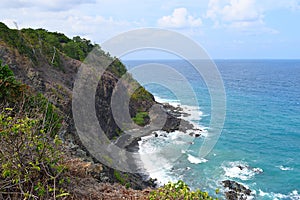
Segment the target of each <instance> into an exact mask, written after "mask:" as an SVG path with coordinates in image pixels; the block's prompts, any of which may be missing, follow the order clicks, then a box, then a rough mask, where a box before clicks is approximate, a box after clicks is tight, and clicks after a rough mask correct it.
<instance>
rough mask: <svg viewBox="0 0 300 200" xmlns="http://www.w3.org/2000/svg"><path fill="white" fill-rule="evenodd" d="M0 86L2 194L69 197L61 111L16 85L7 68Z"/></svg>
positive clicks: (0, 70)
mask: <svg viewBox="0 0 300 200" xmlns="http://www.w3.org/2000/svg"><path fill="white" fill-rule="evenodd" d="M0 83H1V86H0V97H1V99H0V100H1V104H0V111H1V113H0V146H1V149H0V194H1V195H2V197H5V198H7V199H35V198H43V199H49V198H59V197H63V196H66V195H68V193H67V192H66V191H65V189H64V188H65V179H66V178H65V176H64V171H65V167H64V166H63V165H62V164H61V156H62V155H61V151H60V144H61V141H60V140H59V139H58V136H57V132H58V131H59V129H60V126H61V124H60V121H61V117H60V115H59V113H58V110H57V109H56V108H55V107H54V106H53V105H52V104H50V103H49V102H48V101H47V100H46V98H45V97H43V96H42V95H40V94H39V95H34V94H33V93H32V92H31V91H30V90H29V89H28V88H27V87H25V86H24V85H22V84H21V83H19V82H18V81H16V80H15V78H14V76H13V73H12V71H11V70H10V69H9V68H8V66H7V65H5V66H2V65H0Z"/></svg>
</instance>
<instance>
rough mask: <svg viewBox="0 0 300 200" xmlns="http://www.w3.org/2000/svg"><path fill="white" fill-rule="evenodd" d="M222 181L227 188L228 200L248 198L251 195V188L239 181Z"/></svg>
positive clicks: (245, 199)
mask: <svg viewBox="0 0 300 200" xmlns="http://www.w3.org/2000/svg"><path fill="white" fill-rule="evenodd" d="M222 183H223V186H224V187H225V188H226V192H225V197H226V199H228V200H247V197H248V196H250V195H251V190H250V189H248V188H246V187H245V186H243V185H242V184H240V183H238V182H235V181H231V180H225V181H222Z"/></svg>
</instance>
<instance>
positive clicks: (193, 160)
mask: <svg viewBox="0 0 300 200" xmlns="http://www.w3.org/2000/svg"><path fill="white" fill-rule="evenodd" d="M187 156H188V161H189V162H190V163H192V164H200V163H206V162H207V161H208V160H206V159H204V158H197V157H195V156H192V155H191V154H187Z"/></svg>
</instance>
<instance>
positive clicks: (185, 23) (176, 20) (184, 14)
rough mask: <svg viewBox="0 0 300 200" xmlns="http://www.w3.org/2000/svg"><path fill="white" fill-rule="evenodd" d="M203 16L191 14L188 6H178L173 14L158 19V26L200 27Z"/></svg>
mask: <svg viewBox="0 0 300 200" xmlns="http://www.w3.org/2000/svg"><path fill="white" fill-rule="evenodd" d="M201 25H202V20H201V18H194V17H193V16H191V15H189V13H188V11H187V9H186V8H176V9H175V10H174V11H173V13H172V14H171V15H168V16H163V17H162V18H160V19H159V20H158V26H160V27H165V28H186V27H199V26H201Z"/></svg>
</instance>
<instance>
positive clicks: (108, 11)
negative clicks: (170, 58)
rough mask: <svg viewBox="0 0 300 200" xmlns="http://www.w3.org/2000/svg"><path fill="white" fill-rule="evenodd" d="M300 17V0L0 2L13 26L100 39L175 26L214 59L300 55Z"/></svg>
mask: <svg viewBox="0 0 300 200" xmlns="http://www.w3.org/2000/svg"><path fill="white" fill-rule="evenodd" d="M298 20H300V0H185V1H182V0H181V1H179V0H172V1H171V0H164V1H162V0H143V1H141V0H42V1H41V0H1V7H0V21H1V22H4V23H5V24H6V25H8V26H9V27H10V28H16V24H17V27H18V28H28V27H30V28H44V29H47V30H49V31H57V32H63V33H65V34H66V35H67V36H69V37H73V36H76V35H79V36H82V37H85V38H87V39H90V40H91V41H92V42H95V43H98V44H101V43H103V42H105V41H106V40H108V39H110V38H112V37H113V36H116V35H118V34H120V33H123V32H126V31H130V30H133V29H137V28H145V27H154V28H155V27H157V28H163V29H168V30H173V31H176V32H178V33H181V34H183V35H185V36H187V37H189V38H191V39H192V40H194V41H195V42H197V43H198V44H199V45H201V47H202V48H203V49H205V50H206V52H207V53H208V54H209V56H210V57H211V58H213V59H300V22H299V21H298ZM14 22H16V24H15V23H14ZM138 56H141V55H138ZM144 56H145V55H144ZM133 57H134V55H133Z"/></svg>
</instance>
